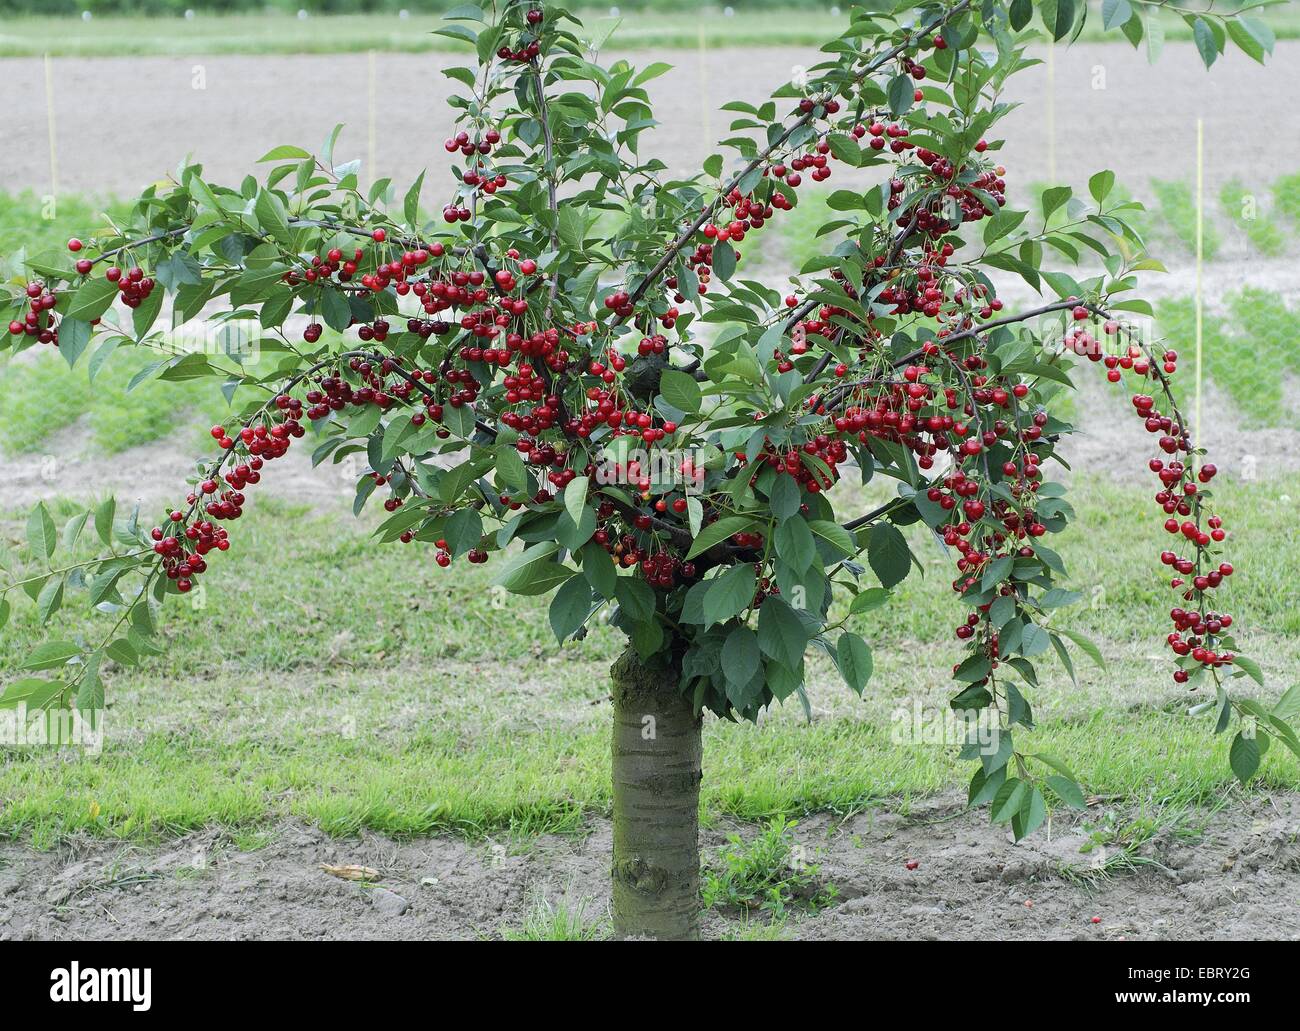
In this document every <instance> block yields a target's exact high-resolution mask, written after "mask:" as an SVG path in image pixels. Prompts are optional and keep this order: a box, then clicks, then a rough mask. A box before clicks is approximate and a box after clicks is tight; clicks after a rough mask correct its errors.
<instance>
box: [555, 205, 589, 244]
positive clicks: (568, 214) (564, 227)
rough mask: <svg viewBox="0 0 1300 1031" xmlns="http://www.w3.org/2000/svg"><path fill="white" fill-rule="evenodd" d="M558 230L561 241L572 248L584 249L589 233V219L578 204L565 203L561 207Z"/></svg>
mask: <svg viewBox="0 0 1300 1031" xmlns="http://www.w3.org/2000/svg"><path fill="white" fill-rule="evenodd" d="M557 231H558V232H559V235H560V240H561V242H563V243H564V244H565V245H566V246H568V247H569V248H570V249H571V250H575V251H581V250H582V244H583V241H584V240H585V238H586V235H587V219H586V216H585V215H583V214H582V212H581V211H580V210H579V209H578V206H577V205H576V204H565V205H563V206H562V207H561V208H560V215H559V223H558V230H557Z"/></svg>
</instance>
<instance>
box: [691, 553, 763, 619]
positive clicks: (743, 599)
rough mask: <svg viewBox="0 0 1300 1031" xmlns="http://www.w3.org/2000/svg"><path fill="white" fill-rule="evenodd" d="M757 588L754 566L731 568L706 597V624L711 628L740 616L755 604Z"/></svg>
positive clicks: (711, 586) (718, 579)
mask: <svg viewBox="0 0 1300 1031" xmlns="http://www.w3.org/2000/svg"><path fill="white" fill-rule="evenodd" d="M756 586H757V581H756V580H755V579H754V567H753V566H751V565H750V564H749V563H745V564H743V565H738V566H731V567H730V568H729V569H727V570H726V571H725V572H723V573H722V575H721V576H718V577H717V578H716V579H714V580H713V581H712V583H710V585H709V589H708V591H707V592H706V593H705V595H704V619H705V622H706V623H707V624H708V625H710V626H711V625H713V624H714V623H723V622H726V621H727V620H728V619H731V617H732V616H738V615H740V614H741V613H742V612H744V611H745V610H746V609H747V608H749V606H750V605H751V604H752V603H753V601H754V588H755V587H756Z"/></svg>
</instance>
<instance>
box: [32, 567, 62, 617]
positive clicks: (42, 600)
mask: <svg viewBox="0 0 1300 1031" xmlns="http://www.w3.org/2000/svg"><path fill="white" fill-rule="evenodd" d="M63 581H64V578H63V577H62V576H52V577H50V578H49V579H48V580H46V581H45V586H43V587H42V588H41V593H40V594H38V595H37V596H36V612H37V614H38V615H39V616H40V620H41V623H43V624H44V623H48V622H49V621H50V617H51V616H52V615H54V613H56V612H58V611H59V608H60V607H61V606H62V605H63Z"/></svg>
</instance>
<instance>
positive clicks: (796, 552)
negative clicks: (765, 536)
mask: <svg viewBox="0 0 1300 1031" xmlns="http://www.w3.org/2000/svg"><path fill="white" fill-rule="evenodd" d="M775 540H776V553H777V555H778V556H779V557H780V558H781V560H782V561H784V562H786V563H788V564H789V566H790V568H792V569H793V570H795V572H797V573H804V572H806V571H807V570H809V569H811V568H812V565H813V563H814V562H816V561H817V543H816V541H814V540H813V535H812V531H811V530H809V529H808V523H807V521H805V520H804V519H803V517H802V516H799V517H796V518H793V519H786V520H784V521H782V522H780V523H778V524H777V527H776V533H775Z"/></svg>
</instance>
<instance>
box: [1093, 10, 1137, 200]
mask: <svg viewBox="0 0 1300 1031" xmlns="http://www.w3.org/2000/svg"><path fill="white" fill-rule="evenodd" d="M1132 17H1133V5H1132V4H1130V3H1129V0H1102V4H1101V24H1102V25H1103V26H1104V27H1105V28H1107V29H1116V28H1119V27H1120V26H1121V25H1123V24H1124V23H1125V22H1127V21H1128V20H1129V19H1130V18H1132ZM1099 199H1100V198H1099Z"/></svg>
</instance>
